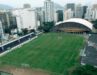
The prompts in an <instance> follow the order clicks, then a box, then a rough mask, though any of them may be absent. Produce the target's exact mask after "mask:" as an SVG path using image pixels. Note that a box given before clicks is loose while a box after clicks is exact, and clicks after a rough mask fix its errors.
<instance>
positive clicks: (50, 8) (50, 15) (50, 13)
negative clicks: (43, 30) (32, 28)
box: [44, 0, 54, 22]
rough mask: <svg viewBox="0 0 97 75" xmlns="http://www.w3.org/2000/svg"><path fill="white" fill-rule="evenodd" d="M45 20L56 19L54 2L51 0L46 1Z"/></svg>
mask: <svg viewBox="0 0 97 75" xmlns="http://www.w3.org/2000/svg"><path fill="white" fill-rule="evenodd" d="M44 12H45V22H51V21H54V3H53V2H52V1H51V0H45V2H44Z"/></svg>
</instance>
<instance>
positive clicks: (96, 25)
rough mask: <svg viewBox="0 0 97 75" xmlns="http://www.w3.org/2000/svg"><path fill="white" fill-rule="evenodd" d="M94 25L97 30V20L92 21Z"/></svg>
mask: <svg viewBox="0 0 97 75" xmlns="http://www.w3.org/2000/svg"><path fill="white" fill-rule="evenodd" d="M92 23H93V24H94V27H95V28H96V29H97V20H95V21H92Z"/></svg>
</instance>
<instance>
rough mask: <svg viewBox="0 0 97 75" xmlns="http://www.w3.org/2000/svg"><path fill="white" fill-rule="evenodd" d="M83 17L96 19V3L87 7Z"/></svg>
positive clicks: (91, 19)
mask: <svg viewBox="0 0 97 75" xmlns="http://www.w3.org/2000/svg"><path fill="white" fill-rule="evenodd" d="M85 19H87V20H90V21H95V20H97V4H94V5H93V6H90V7H88V8H87V12H86V15H85Z"/></svg>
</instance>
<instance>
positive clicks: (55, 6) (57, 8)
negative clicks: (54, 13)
mask: <svg viewBox="0 0 97 75" xmlns="http://www.w3.org/2000/svg"><path fill="white" fill-rule="evenodd" d="M54 8H55V10H64V7H62V6H61V5H59V4H57V3H54Z"/></svg>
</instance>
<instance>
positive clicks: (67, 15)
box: [64, 9, 74, 20]
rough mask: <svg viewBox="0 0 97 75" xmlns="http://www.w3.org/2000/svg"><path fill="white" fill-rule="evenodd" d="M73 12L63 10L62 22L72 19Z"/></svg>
mask: <svg viewBox="0 0 97 75" xmlns="http://www.w3.org/2000/svg"><path fill="white" fill-rule="evenodd" d="M73 13H74V12H73V11H72V10H71V9H68V10H65V12H64V20H68V19H70V18H73Z"/></svg>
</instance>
